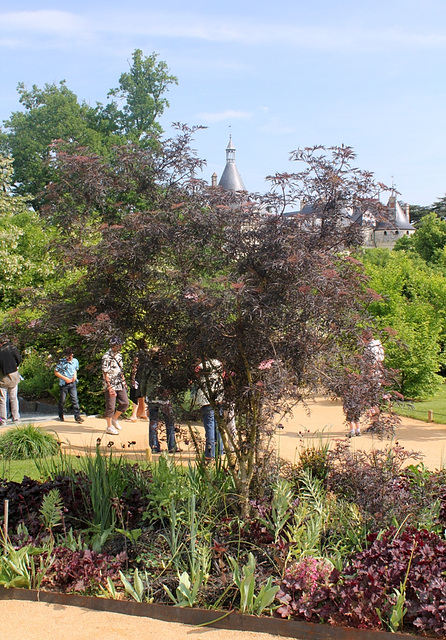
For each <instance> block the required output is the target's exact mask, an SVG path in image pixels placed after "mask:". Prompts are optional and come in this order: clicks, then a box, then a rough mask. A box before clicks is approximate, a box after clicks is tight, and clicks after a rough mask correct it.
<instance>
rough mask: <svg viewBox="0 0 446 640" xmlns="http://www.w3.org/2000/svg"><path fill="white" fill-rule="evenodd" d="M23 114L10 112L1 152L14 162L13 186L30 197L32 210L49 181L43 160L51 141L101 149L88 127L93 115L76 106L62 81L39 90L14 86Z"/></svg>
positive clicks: (47, 156) (48, 154) (21, 85)
mask: <svg viewBox="0 0 446 640" xmlns="http://www.w3.org/2000/svg"><path fill="white" fill-rule="evenodd" d="M18 92H19V95H20V103H21V105H22V106H23V108H24V110H23V111H16V112H14V113H13V114H12V115H11V117H10V119H9V120H7V121H5V122H4V127H5V130H4V132H3V134H2V148H3V152H4V153H7V154H10V155H12V157H13V159H14V185H15V190H16V191H17V193H19V194H20V195H24V196H30V195H31V196H32V197H33V199H34V200H33V203H34V205H35V206H37V205H38V203H39V194H40V193H41V192H42V191H43V189H44V187H45V185H46V184H47V183H48V182H49V181H50V179H51V175H52V172H51V168H50V167H49V166H48V164H47V160H48V158H49V157H50V155H51V143H52V141H53V140H58V139H60V140H65V141H73V142H76V143H77V144H80V145H83V146H88V147H90V148H92V149H94V150H96V151H99V150H100V149H101V145H102V141H101V136H100V134H99V133H98V132H97V131H95V130H94V128H93V127H92V124H91V120H92V118H93V113H92V110H91V108H90V107H89V106H88V105H86V104H79V103H78V100H77V97H76V95H75V94H74V93H73V92H72V91H70V89H68V88H67V86H66V84H65V81H62V82H60V83H59V85H56V84H46V85H45V86H44V88H43V89H39V88H38V87H37V86H36V85H33V87H32V89H31V90H28V89H26V87H25V85H24V84H23V83H20V84H19V86H18Z"/></svg>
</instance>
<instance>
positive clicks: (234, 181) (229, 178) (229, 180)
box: [218, 136, 246, 191]
mask: <svg viewBox="0 0 446 640" xmlns="http://www.w3.org/2000/svg"><path fill="white" fill-rule="evenodd" d="M218 184H219V186H220V187H223V189H227V190H228V191H246V189H245V185H244V184H243V180H242V179H241V177H240V174H239V172H238V169H237V167H236V166H235V147H234V145H233V144H232V137H231V136H229V142H228V146H227V148H226V167H225V170H224V171H223V174H222V176H221V178H220V182H219V183H218Z"/></svg>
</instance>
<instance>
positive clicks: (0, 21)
mask: <svg viewBox="0 0 446 640" xmlns="http://www.w3.org/2000/svg"><path fill="white" fill-rule="evenodd" d="M85 27H86V22H85V20H84V18H82V17H81V16H79V15H77V14H74V13H70V12H68V11H49V10H41V11H16V12H12V13H0V28H1V29H2V30H8V31H9V32H11V30H12V31H14V32H16V33H17V32H22V33H29V32H34V33H41V34H66V33H79V32H81V31H82V30H83V29H85Z"/></svg>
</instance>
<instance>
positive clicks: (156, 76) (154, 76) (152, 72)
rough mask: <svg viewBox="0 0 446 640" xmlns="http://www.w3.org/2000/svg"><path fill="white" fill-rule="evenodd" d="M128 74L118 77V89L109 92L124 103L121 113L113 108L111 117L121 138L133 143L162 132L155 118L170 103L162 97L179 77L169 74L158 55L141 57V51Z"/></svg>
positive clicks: (138, 51)
mask: <svg viewBox="0 0 446 640" xmlns="http://www.w3.org/2000/svg"><path fill="white" fill-rule="evenodd" d="M132 61H133V62H132V65H131V67H130V71H128V72H125V73H123V74H121V77H120V78H119V87H118V88H116V89H112V90H111V91H110V92H109V94H108V95H109V97H110V96H114V97H118V98H122V99H124V100H125V105H124V107H123V109H122V111H119V110H118V109H117V107H116V108H114V117H115V118H116V120H117V122H118V123H119V125H120V130H121V132H122V134H123V135H125V136H126V137H128V138H129V139H130V140H133V141H134V142H137V141H141V140H142V139H143V138H144V139H147V138H148V137H149V138H150V136H153V135H155V136H156V135H158V134H159V133H161V131H162V130H161V127H160V125H159V123H157V119H158V118H159V117H160V116H161V115H162V114H163V113H164V110H165V109H166V107H169V102H168V100H167V98H165V97H164V94H165V93H166V91H167V90H168V88H169V85H171V84H178V78H177V77H176V76H174V75H171V74H170V73H169V69H168V66H167V64H166V63H165V62H163V61H158V54H157V53H152V54H151V55H150V56H144V54H143V52H142V51H141V49H136V50H135V51H134V52H133V55H132Z"/></svg>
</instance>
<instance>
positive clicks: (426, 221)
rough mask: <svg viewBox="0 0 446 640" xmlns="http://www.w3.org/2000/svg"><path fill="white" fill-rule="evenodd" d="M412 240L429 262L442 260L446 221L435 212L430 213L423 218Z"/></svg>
mask: <svg viewBox="0 0 446 640" xmlns="http://www.w3.org/2000/svg"><path fill="white" fill-rule="evenodd" d="M411 240H412V246H413V248H414V250H415V251H416V252H417V253H418V254H419V255H420V256H421V257H422V258H423V260H425V261H426V262H427V263H428V264H436V263H438V262H441V261H442V255H443V249H444V247H445V246H446V221H445V220H442V219H441V218H439V217H438V215H437V214H436V213H434V212H433V213H429V214H428V215H426V216H424V218H423V219H422V220H421V222H420V225H419V227H418V229H417V230H416V232H415V233H414V234H413V236H412V238H411Z"/></svg>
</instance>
